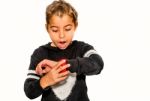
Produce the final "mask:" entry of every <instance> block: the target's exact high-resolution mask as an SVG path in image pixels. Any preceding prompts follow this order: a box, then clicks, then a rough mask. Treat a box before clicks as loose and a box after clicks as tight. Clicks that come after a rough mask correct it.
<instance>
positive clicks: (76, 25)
mask: <svg viewBox="0 0 150 101" xmlns="http://www.w3.org/2000/svg"><path fill="white" fill-rule="evenodd" d="M77 27H78V22H76V24H75V30H76V29H77Z"/></svg>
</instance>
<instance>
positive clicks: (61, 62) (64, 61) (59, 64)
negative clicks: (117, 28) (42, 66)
mask: <svg viewBox="0 0 150 101" xmlns="http://www.w3.org/2000/svg"><path fill="white" fill-rule="evenodd" d="M64 63H66V60H61V61H59V62H58V63H57V65H55V67H54V69H56V70H57V69H58V68H59V67H60V66H61V65H62V64H64Z"/></svg>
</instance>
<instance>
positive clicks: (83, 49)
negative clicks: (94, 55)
mask: <svg viewBox="0 0 150 101" xmlns="http://www.w3.org/2000/svg"><path fill="white" fill-rule="evenodd" d="M75 43H76V48H77V50H79V52H80V54H81V56H84V55H85V54H86V53H87V52H89V51H93V50H95V49H94V47H93V46H92V45H90V44H89V43H86V42H84V41H75Z"/></svg>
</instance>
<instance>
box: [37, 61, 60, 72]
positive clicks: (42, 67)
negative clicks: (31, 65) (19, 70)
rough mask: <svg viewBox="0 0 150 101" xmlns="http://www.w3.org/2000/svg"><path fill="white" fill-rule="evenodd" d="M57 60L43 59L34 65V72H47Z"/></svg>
mask: <svg viewBox="0 0 150 101" xmlns="http://www.w3.org/2000/svg"><path fill="white" fill-rule="evenodd" d="M57 63H58V62H56V61H52V60H48V59H44V60H42V61H41V62H40V63H39V64H38V65H37V67H36V73H37V74H39V75H42V74H45V73H48V72H49V71H50V70H51V69H52V68H53V67H54V66H55V65H56V64H57Z"/></svg>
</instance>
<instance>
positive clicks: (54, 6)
mask: <svg viewBox="0 0 150 101" xmlns="http://www.w3.org/2000/svg"><path fill="white" fill-rule="evenodd" d="M64 14H67V15H69V16H70V17H71V18H72V20H73V22H74V24H75V26H77V25H78V13H77V12H76V10H75V9H74V7H73V6H72V5H71V4H69V3H67V2H66V1H64V0H55V1H53V2H52V3H51V4H50V5H48V6H47V8H46V23H47V24H49V23H50V22H49V21H50V19H51V17H52V16H53V15H57V16H60V17H62V16H63V15H64Z"/></svg>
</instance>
